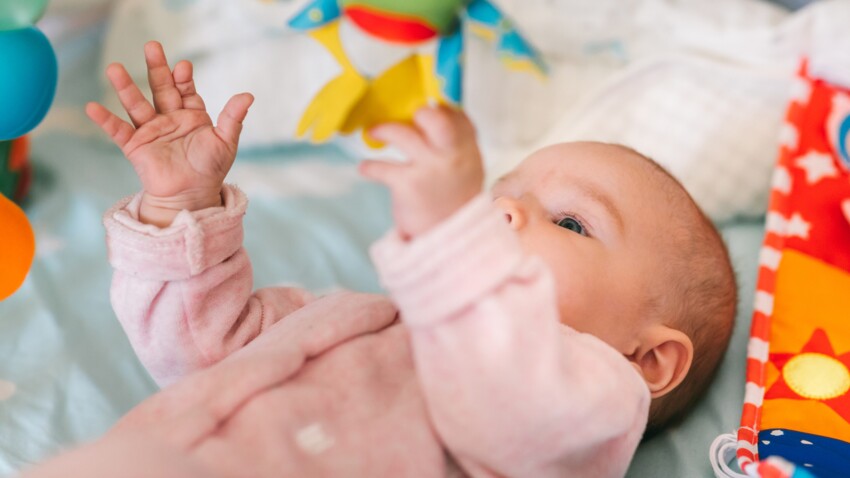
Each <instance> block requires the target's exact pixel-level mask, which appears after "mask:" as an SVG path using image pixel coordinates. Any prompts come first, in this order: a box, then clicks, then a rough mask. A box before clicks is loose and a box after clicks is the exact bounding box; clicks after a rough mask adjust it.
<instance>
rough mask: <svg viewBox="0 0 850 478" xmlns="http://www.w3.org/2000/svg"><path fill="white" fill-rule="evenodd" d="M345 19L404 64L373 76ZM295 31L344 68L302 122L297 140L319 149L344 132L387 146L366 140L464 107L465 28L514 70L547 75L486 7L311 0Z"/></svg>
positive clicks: (464, 2)
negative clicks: (378, 129) (353, 45)
mask: <svg viewBox="0 0 850 478" xmlns="http://www.w3.org/2000/svg"><path fill="white" fill-rule="evenodd" d="M341 19H345V20H346V22H345V25H346V27H347V28H350V29H351V30H357V31H359V32H362V33H365V36H367V37H370V38H371V39H372V40H374V41H378V42H380V43H385V44H386V43H388V44H393V45H396V46H398V47H399V51H402V52H403V55H404V56H403V59H402V60H401V61H398V62H396V63H394V64H391V66H389V67H388V68H385V69H383V70H381V71H377V72H374V75H373V76H371V77H370V78H369V77H367V75H370V74H371V73H372V72H368V71H366V70H367V68H364V67H363V65H361V64H358V60H360V61H361V62H362V60H363V59H364V58H365V59H368V55H366V56H364V57H363V58H353V56H354V55H352V54H351V53H352V52H351V51H346V49H345V48H344V47H343V40H344V39H346V38H343V37H342V36H341V34H340V33H341V29H340V24H341V21H340V20H341ZM289 26H290V27H292V28H294V29H296V30H301V31H309V32H310V33H309V34H310V35H311V36H312V37H313V38H314V39H315V40H316V41H318V42H319V43H320V44H322V45H323V46H324V47H325V48H326V49H327V50H328V52H329V53H330V54H331V55H333V57H334V59H335V60H336V61H337V62H338V63H339V66H340V67H341V68H342V72H341V73H340V74H339V75H338V76H337V77H335V78H334V79H332V80H331V81H330V82H329V83H327V84H326V85H325V86H324V87H323V88H322V89H321V90H320V91H319V93H318V94H316V96H315V97H314V98H313V100H312V102H311V103H310V104H309V106H308V107H307V109H306V110H305V112H304V114H303V116H302V117H301V120H300V121H299V124H298V129H297V132H296V135H297V136H299V137H300V136H305V135H306V134H307V133H308V132H310V133H311V134H310V139H311V140H312V141H313V142H322V141H326V140H328V139H329V138H330V137H331V136H332V135H333V134H334V133H337V132H338V133H342V134H351V133H353V132H355V131H358V130H361V131H363V139H364V141H365V142H366V143H367V144H369V145H370V146H372V147H377V146H379V145H380V143H378V142H376V141H375V140H374V139H372V138H370V137H369V136H368V134H367V131H368V129H369V128H370V127H372V126H374V125H376V124H378V123H381V122H388V121H410V120H411V119H412V118H413V113H414V112H415V111H416V110H417V109H419V108H420V107H422V106H424V105H427V104H434V103H448V104H455V105H459V104H460V102H461V84H462V71H463V43H464V42H463V35H464V30H465V28H464V27H465V26H468V27H469V31H471V32H473V33H475V34H477V35H479V36H482V37H484V38H485V39H488V40H491V41H494V42H495V43H496V49H497V52H498V54H499V57H500V58H501V60H502V62H503V63H504V64H505V65H506V66H507V67H508V68H510V69H515V70H527V71H531V72H535V73H539V74H541V75H542V74H544V73H545V70H546V66H545V64H544V63H543V60H542V59H541V58H540V56H539V55H538V53H537V52H536V51H535V50H534V48H532V47H531V46H530V45H529V43H528V42H526V41H525V39H523V38H522V36H520V34H519V32H517V30H516V28H514V27H513V25H512V24H511V22H510V21H509V20H508V19H507V18H506V17H505V16H504V15H503V14H502V13H501V12H500V11H499V10H498V9H497V8H496V7H495V6H493V4H491V3H490V2H489V1H487V0H312V1H311V2H310V3H309V4H308V5H307V7H305V8H304V9H303V10H301V11H300V12H299V13H298V14H297V15H295V16H294V17H293V18H292V19H291V20H290V21H289ZM435 43H436V45H435ZM435 49H436V53H434V50H435ZM355 50H356V49H355ZM376 56H380V55H379V54H376Z"/></svg>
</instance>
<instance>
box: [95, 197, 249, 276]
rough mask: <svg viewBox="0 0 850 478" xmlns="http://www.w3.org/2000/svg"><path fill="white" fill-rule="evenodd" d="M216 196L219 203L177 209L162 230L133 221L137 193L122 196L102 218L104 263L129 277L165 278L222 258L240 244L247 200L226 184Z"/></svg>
mask: <svg viewBox="0 0 850 478" xmlns="http://www.w3.org/2000/svg"><path fill="white" fill-rule="evenodd" d="M221 196H222V201H223V205H222V206H219V207H213V208H207V209H203V210H200V211H194V212H189V211H187V210H183V211H180V213H179V214H177V216H176V217H175V218H174V222H172V223H171V225H170V226H168V227H166V228H159V227H156V226H153V225H150V224H142V223H141V222H139V208H140V206H141V198H142V194H141V193H139V194H136V195H135V196H130V197H127V198H124V199H122V200H121V201H119V202H118V203H117V204H115V205H114V206H113V207H112V208H111V209H109V210H108V211H107V212H106V214H105V215H104V217H103V224H104V226H105V227H106V245H107V249H108V254H109V263H110V264H111V265H112V267H113V268H115V269H116V270H120V271H122V272H124V273H127V274H130V275H132V276H134V277H139V278H143V279H151V280H161V281H171V280H182V279H187V278H189V277H192V276H194V275H197V274H200V273H201V272H203V271H205V270H206V269H207V268H209V267H211V266H214V265H216V264H219V263H221V262H223V261H224V260H225V259H227V258H228V257H230V256H232V255H233V254H234V253H236V251H238V250H239V248H240V247H241V246H242V216H243V215H244V214H245V210H246V209H247V207H248V199H247V198H246V197H245V194H244V193H243V192H242V191H241V190H239V188H237V187H236V186H232V185H225V186H224V187H223V188H222V194H221Z"/></svg>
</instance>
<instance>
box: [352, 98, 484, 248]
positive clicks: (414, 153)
mask: <svg viewBox="0 0 850 478" xmlns="http://www.w3.org/2000/svg"><path fill="white" fill-rule="evenodd" d="M413 122H414V125H413V126H411V125H406V124H401V123H387V124H382V125H379V126H376V127H375V128H373V129H372V130H371V131H370V134H371V135H372V136H373V137H375V138H376V139H378V140H380V141H383V142H386V143H388V144H390V145H392V146H394V147H395V148H397V149H398V150H399V151H401V153H402V154H403V155H404V156H405V157H406V159H407V161H405V162H389V161H375V160H368V161H364V162H362V163H361V165H360V173H361V174H362V175H363V176H366V177H367V178H370V179H373V180H375V181H378V182H380V183H383V184H384V185H386V186H387V187H388V188H389V189H390V194H391V195H392V202H393V219H394V220H395V224H396V228H397V229H398V231H399V234H400V235H401V237H402V238H403V239H405V240H408V239H411V238H413V237H416V236H418V235H420V234H422V233H424V232H425V231H427V230H428V229H430V228H431V227H433V226H435V225H437V224H438V223H440V222H441V221H443V220H445V219H447V218H448V217H449V216H451V215H452V214H453V213H454V212H455V211H457V210H458V209H460V208H461V207H462V206H463V205H464V204H466V203H467V202H468V201H469V200H471V199H472V198H473V197H475V196H476V195H478V194H479V193H480V192H481V189H482V187H483V183H484V168H483V165H482V163H481V153H480V152H479V150H478V144H477V143H476V142H475V128H474V127H473V126H472V122H471V121H470V120H469V118H468V117H467V116H466V115H465V114H464V113H463V112H462V111H460V110H455V109H452V108H449V107H446V106H438V107H425V108H422V109H420V110H419V111H417V112H416V115H415V116H414V119H413Z"/></svg>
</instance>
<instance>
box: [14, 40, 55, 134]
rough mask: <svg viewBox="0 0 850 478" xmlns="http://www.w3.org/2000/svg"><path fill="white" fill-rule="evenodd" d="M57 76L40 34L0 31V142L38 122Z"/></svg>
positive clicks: (49, 49)
mask: <svg viewBox="0 0 850 478" xmlns="http://www.w3.org/2000/svg"><path fill="white" fill-rule="evenodd" d="M57 76H58V65H57V63H56V55H55V53H54V52H53V47H52V46H50V41H48V40H47V37H45V36H44V34H43V33H41V31H39V30H38V29H37V28H34V27H27V28H21V29H17V30H5V31H0V109H2V110H0V141H3V140H7V139H12V138H17V137H19V136H23V135H24V134H26V133H28V132H29V131H30V130H31V129H33V128H35V127H36V126H37V125H38V123H40V122H41V120H42V119H43V118H44V115H45V114H47V110H48V109H50V104H51V103H52V102H53V95H54V94H55V93H56V79H57Z"/></svg>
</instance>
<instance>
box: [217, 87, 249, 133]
mask: <svg viewBox="0 0 850 478" xmlns="http://www.w3.org/2000/svg"><path fill="white" fill-rule="evenodd" d="M253 102H254V96H253V95H251V93H241V94H238V95H235V96H234V97H232V98H230V100H229V101H228V102H227V104H226V105H224V109H222V110H221V114H220V115H218V124H217V125H216V128H215V129H216V132H217V133H218V136H219V137H220V138H221V139H222V140H224V141H225V142H226V143H228V144H230V145H233V146H235V145H236V144H238V143H239V134H240V133H241V132H242V121H244V120H245V116H247V115H248V108H250V107H251V104H252V103H253Z"/></svg>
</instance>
